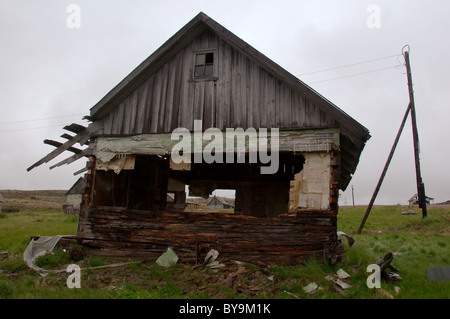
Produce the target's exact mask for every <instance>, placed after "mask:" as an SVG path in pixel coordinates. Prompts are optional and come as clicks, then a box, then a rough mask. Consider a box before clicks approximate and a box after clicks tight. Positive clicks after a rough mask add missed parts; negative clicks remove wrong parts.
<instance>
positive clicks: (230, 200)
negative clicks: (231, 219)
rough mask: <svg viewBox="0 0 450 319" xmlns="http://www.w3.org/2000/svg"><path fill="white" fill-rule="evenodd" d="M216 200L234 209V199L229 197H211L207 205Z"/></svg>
mask: <svg viewBox="0 0 450 319" xmlns="http://www.w3.org/2000/svg"><path fill="white" fill-rule="evenodd" d="M214 199H217V200H218V201H219V202H220V203H222V204H223V205H228V206H232V207H234V199H233V198H227V197H220V196H216V195H214V196H213V197H210V198H209V199H208V201H207V203H206V205H209V204H210V203H211V202H212V201H213V200H214Z"/></svg>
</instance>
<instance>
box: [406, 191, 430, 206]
mask: <svg viewBox="0 0 450 319" xmlns="http://www.w3.org/2000/svg"><path fill="white" fill-rule="evenodd" d="M432 201H434V198H431V197H428V196H425V202H426V203H427V205H428V204H432ZM408 203H409V206H410V207H411V206H414V205H419V196H417V194H414V196H413V197H411V198H410V199H409V201H408Z"/></svg>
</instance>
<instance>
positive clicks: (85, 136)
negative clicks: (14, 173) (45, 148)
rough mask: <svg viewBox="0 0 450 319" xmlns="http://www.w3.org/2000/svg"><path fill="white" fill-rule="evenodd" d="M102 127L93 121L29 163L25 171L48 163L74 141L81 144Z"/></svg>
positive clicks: (101, 124) (99, 123)
mask: <svg viewBox="0 0 450 319" xmlns="http://www.w3.org/2000/svg"><path fill="white" fill-rule="evenodd" d="M102 128H103V122H100V121H98V122H94V123H92V124H91V125H89V126H88V127H87V128H86V129H85V130H84V131H82V132H80V133H78V134H77V135H75V136H74V137H73V138H71V139H70V140H68V141H67V142H65V143H64V144H63V145H61V146H60V147H58V148H56V149H55V150H54V151H52V152H50V153H49V154H47V155H46V156H44V157H43V158H42V159H40V160H39V161H37V162H36V163H34V164H33V165H31V166H30V167H29V168H27V171H28V172H29V171H31V170H32V169H33V168H35V167H37V166H40V165H42V164H44V163H48V162H49V161H51V160H52V159H54V158H55V157H56V156H58V155H59V154H61V153H62V152H64V151H66V150H67V149H68V148H69V147H71V146H73V145H74V144H75V143H77V142H80V143H81V144H82V143H84V142H85V141H86V140H88V139H89V138H90V136H91V135H92V134H94V133H95V132H97V131H99V130H101V129H102Z"/></svg>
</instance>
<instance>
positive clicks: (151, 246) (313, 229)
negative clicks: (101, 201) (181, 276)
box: [77, 206, 342, 264]
mask: <svg viewBox="0 0 450 319" xmlns="http://www.w3.org/2000/svg"><path fill="white" fill-rule="evenodd" d="M77 238H78V240H79V242H80V243H81V244H83V245H86V246H88V247H92V248H102V249H103V250H102V252H103V253H104V254H106V255H108V254H109V255H121V256H125V255H130V256H135V257H137V256H139V257H145V258H149V259H153V260H156V258H158V257H159V256H160V255H161V254H162V253H164V252H165V251H166V250H167V248H168V247H172V248H173V249H174V250H175V252H176V253H177V254H178V255H179V256H180V260H181V261H182V262H188V263H189V262H193V263H195V262H199V261H202V260H203V259H204V257H205V256H206V253H207V252H208V251H209V249H216V250H218V251H219V253H220V257H221V258H223V259H234V260H241V261H247V262H254V263H264V264H296V263H301V262H303V261H305V260H306V259H307V258H310V257H314V258H318V259H320V260H323V261H332V262H335V261H336V260H339V259H340V258H341V257H342V249H341V245H340V243H339V242H338V240H337V236H336V212H334V211H331V210H321V211H298V212H290V213H289V214H284V215H280V216H279V217H277V218H258V217H252V216H245V215H237V214H220V213H193V212H167V211H165V212H149V211H131V210H126V209H122V208H113V207H100V206H83V207H82V209H81V213H80V217H79V225H78V234H77Z"/></svg>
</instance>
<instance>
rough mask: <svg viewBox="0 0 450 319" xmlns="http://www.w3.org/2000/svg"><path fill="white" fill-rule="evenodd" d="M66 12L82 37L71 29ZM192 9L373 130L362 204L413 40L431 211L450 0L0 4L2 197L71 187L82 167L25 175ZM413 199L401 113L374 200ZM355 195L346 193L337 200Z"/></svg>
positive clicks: (358, 178) (443, 123) (443, 186)
mask: <svg viewBox="0 0 450 319" xmlns="http://www.w3.org/2000/svg"><path fill="white" fill-rule="evenodd" d="M71 4H75V5H77V6H78V8H79V9H80V15H79V17H80V20H79V22H80V25H79V28H69V26H68V24H67V22H68V20H69V21H73V20H71V19H70V18H71V17H72V16H71V15H72V14H73V13H74V11H70V10H69V12H68V10H67V9H68V8H69V5H71ZM371 4H375V5H376V6H375V8H379V9H380V11H379V16H377V15H376V14H377V11H376V10H374V9H373V8H374V7H373V6H372V7H371V6H370V5H371ZM368 9H369V10H368ZM200 11H203V12H204V13H206V14H207V15H209V16H210V17H211V18H213V19H214V20H216V21H217V22H219V23H220V24H222V25H223V26H224V27H226V28H228V29H229V30H230V31H232V32H233V33H234V34H236V35H237V36H238V37H240V38H242V39H243V40H244V41H246V42H248V43H249V44H250V45H252V46H253V47H255V48H256V49H257V50H259V51H261V52H262V53H264V54H265V55H266V56H268V57H269V58H270V59H272V60H274V61H275V62H276V63H278V64H279V65H281V66H282V67H284V68H285V69H286V70H288V71H289V72H291V73H292V74H294V75H296V76H298V77H299V78H300V79H301V80H302V81H304V82H306V83H307V84H310V85H311V87H313V88H314V89H315V90H316V91H318V92H319V93H320V94H322V95H323V96H325V97H326V98H327V99H329V100H331V101H332V102H333V103H335V104H336V105H337V106H339V107H340V108H341V109H343V110H344V111H345V112H346V113H348V114H349V115H351V116H352V117H353V118H354V119H356V120H357V121H358V122H360V123H361V124H363V125H364V126H366V127H367V128H368V129H369V130H370V133H371V135H372V138H371V139H370V140H369V142H368V143H367V145H366V148H365V150H364V151H363V153H362V156H361V159H360V163H359V166H358V168H357V171H356V173H355V176H354V178H353V180H352V182H351V185H353V187H354V189H355V201H356V204H367V203H368V202H369V200H370V197H371V196H372V193H373V191H374V188H375V186H376V183H377V181H378V178H379V176H380V174H381V171H382V169H383V167H384V164H385V162H386V159H387V156H388V154H389V151H390V148H391V146H392V143H393V141H394V139H395V136H396V134H397V131H398V128H399V126H400V122H401V120H402V118H403V115H404V113H405V110H406V107H407V105H408V103H409V96H408V89H407V79H406V74H405V69H404V67H395V66H397V65H401V64H403V62H404V61H403V59H402V57H401V52H402V48H403V46H404V45H406V44H409V45H410V47H411V63H412V72H413V80H414V90H415V100H416V108H417V117H418V129H419V135H420V146H421V166H422V175H423V180H424V183H425V186H426V190H427V195H428V196H430V197H434V198H435V199H436V202H440V201H445V200H450V171H449V169H448V165H449V162H450V147H449V146H450V145H449V140H450V139H449V137H450V136H449V130H448V128H449V119H450V110H449V107H448V102H446V98H447V97H448V96H449V95H450V88H449V80H448V74H450V64H449V62H448V59H447V58H448V56H450V42H449V31H450V22H449V19H448V12H450V1H448V0H433V1H424V0H415V1H412V0H408V1H406V0H405V1H401V0H395V1H376V0H370V1H365V0H348V1H336V0H330V1H317V0H316V1H309V0H305V1H283V0H278V1H264V0H255V1H244V0H239V1H215V0H208V1H204V0H197V1H175V0H172V1H168V0H164V1H156V0H151V1H138V0H134V1H129V0H128V1H125V0H107V1H106V0H102V1H100V0H89V1H82V0H79V1H77V0H71V1H64V0H52V1H50V0H39V1H31V0H29V1H22V0H0V43H1V50H0V70H1V72H0V147H1V148H0V189H68V188H69V187H70V186H71V185H72V184H73V183H74V182H75V181H76V179H77V178H78V177H75V176H73V172H75V171H77V170H79V169H81V168H83V167H84V166H85V162H84V161H83V160H80V161H78V162H75V163H74V164H71V165H69V166H63V167H60V168H55V169H53V170H49V169H48V168H49V166H50V165H48V164H47V165H42V166H40V167H38V168H35V169H34V170H32V171H31V172H26V168H27V167H29V166H30V165H31V164H33V163H34V162H36V161H37V160H39V159H40V158H42V157H43V156H45V155H46V154H47V153H49V152H50V151H52V150H53V147H52V146H48V145H45V144H43V140H44V139H46V138H49V139H55V140H61V139H60V138H59V136H60V135H61V134H63V133H65V132H64V130H63V129H62V127H63V126H64V125H66V124H71V123H73V122H77V123H79V124H87V123H86V122H85V121H82V120H81V118H82V116H83V115H87V114H88V113H89V109H90V108H91V107H92V106H93V105H94V104H96V103H97V102H98V101H99V100H100V99H101V98H102V97H103V96H104V95H106V93H108V92H109V91H110V90H111V89H112V88H113V87H114V86H115V85H116V84H117V83H118V82H120V81H121V80H122V79H123V78H124V77H125V76H126V75H127V74H128V73H130V72H131V71H132V70H133V69H134V68H135V67H136V66H137V65H139V64H140V63H141V62H142V61H143V60H144V59H145V58H146V57H148V56H149V55H150V54H151V53H153V51H155V50H156V49H157V48H158V47H159V46H160V45H162V44H163V43H164V42H165V41H166V40H167V39H168V38H170V37H171V36H172V35H173V34H174V33H175V32H177V31H178V30H179V29H180V28H181V27H183V26H184V25H185V24H186V23H187V22H188V21H189V20H191V19H192V18H193V17H194V16H195V15H197V14H198V13H199V12H200ZM378 17H379V20H377V18H378ZM369 60H376V61H372V62H366V63H360V62H365V61H369ZM352 64H354V65H353V66H351V67H345V68H336V67H340V66H346V65H352ZM324 69H332V70H329V71H326V72H320V73H314V74H309V75H305V74H307V73H311V72H316V71H321V70H324ZM372 71H375V72H372ZM357 74H359V75H357ZM63 158H65V157H64V156H61V157H58V159H59V160H61V159H63ZM55 162H56V161H54V162H51V163H50V164H53V163H55ZM415 192H416V182H415V168H414V153H413V142H412V134H411V120H410V118H409V119H408V122H407V125H406V127H405V130H404V132H403V135H402V137H401V140H400V143H399V145H398V148H397V151H396V153H395V155H394V159H393V161H392V163H391V166H390V168H389V171H388V174H387V176H386V179H385V181H384V183H383V186H382V188H381V191H380V193H379V195H378V198H377V201H376V204H397V203H401V204H406V203H407V200H408V199H409V198H410V197H411V196H412V195H413V194H414V193H415ZM351 200H352V198H351V187H349V188H348V190H347V191H346V192H345V193H343V194H342V196H341V204H344V203H345V202H347V204H349V203H351Z"/></svg>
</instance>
